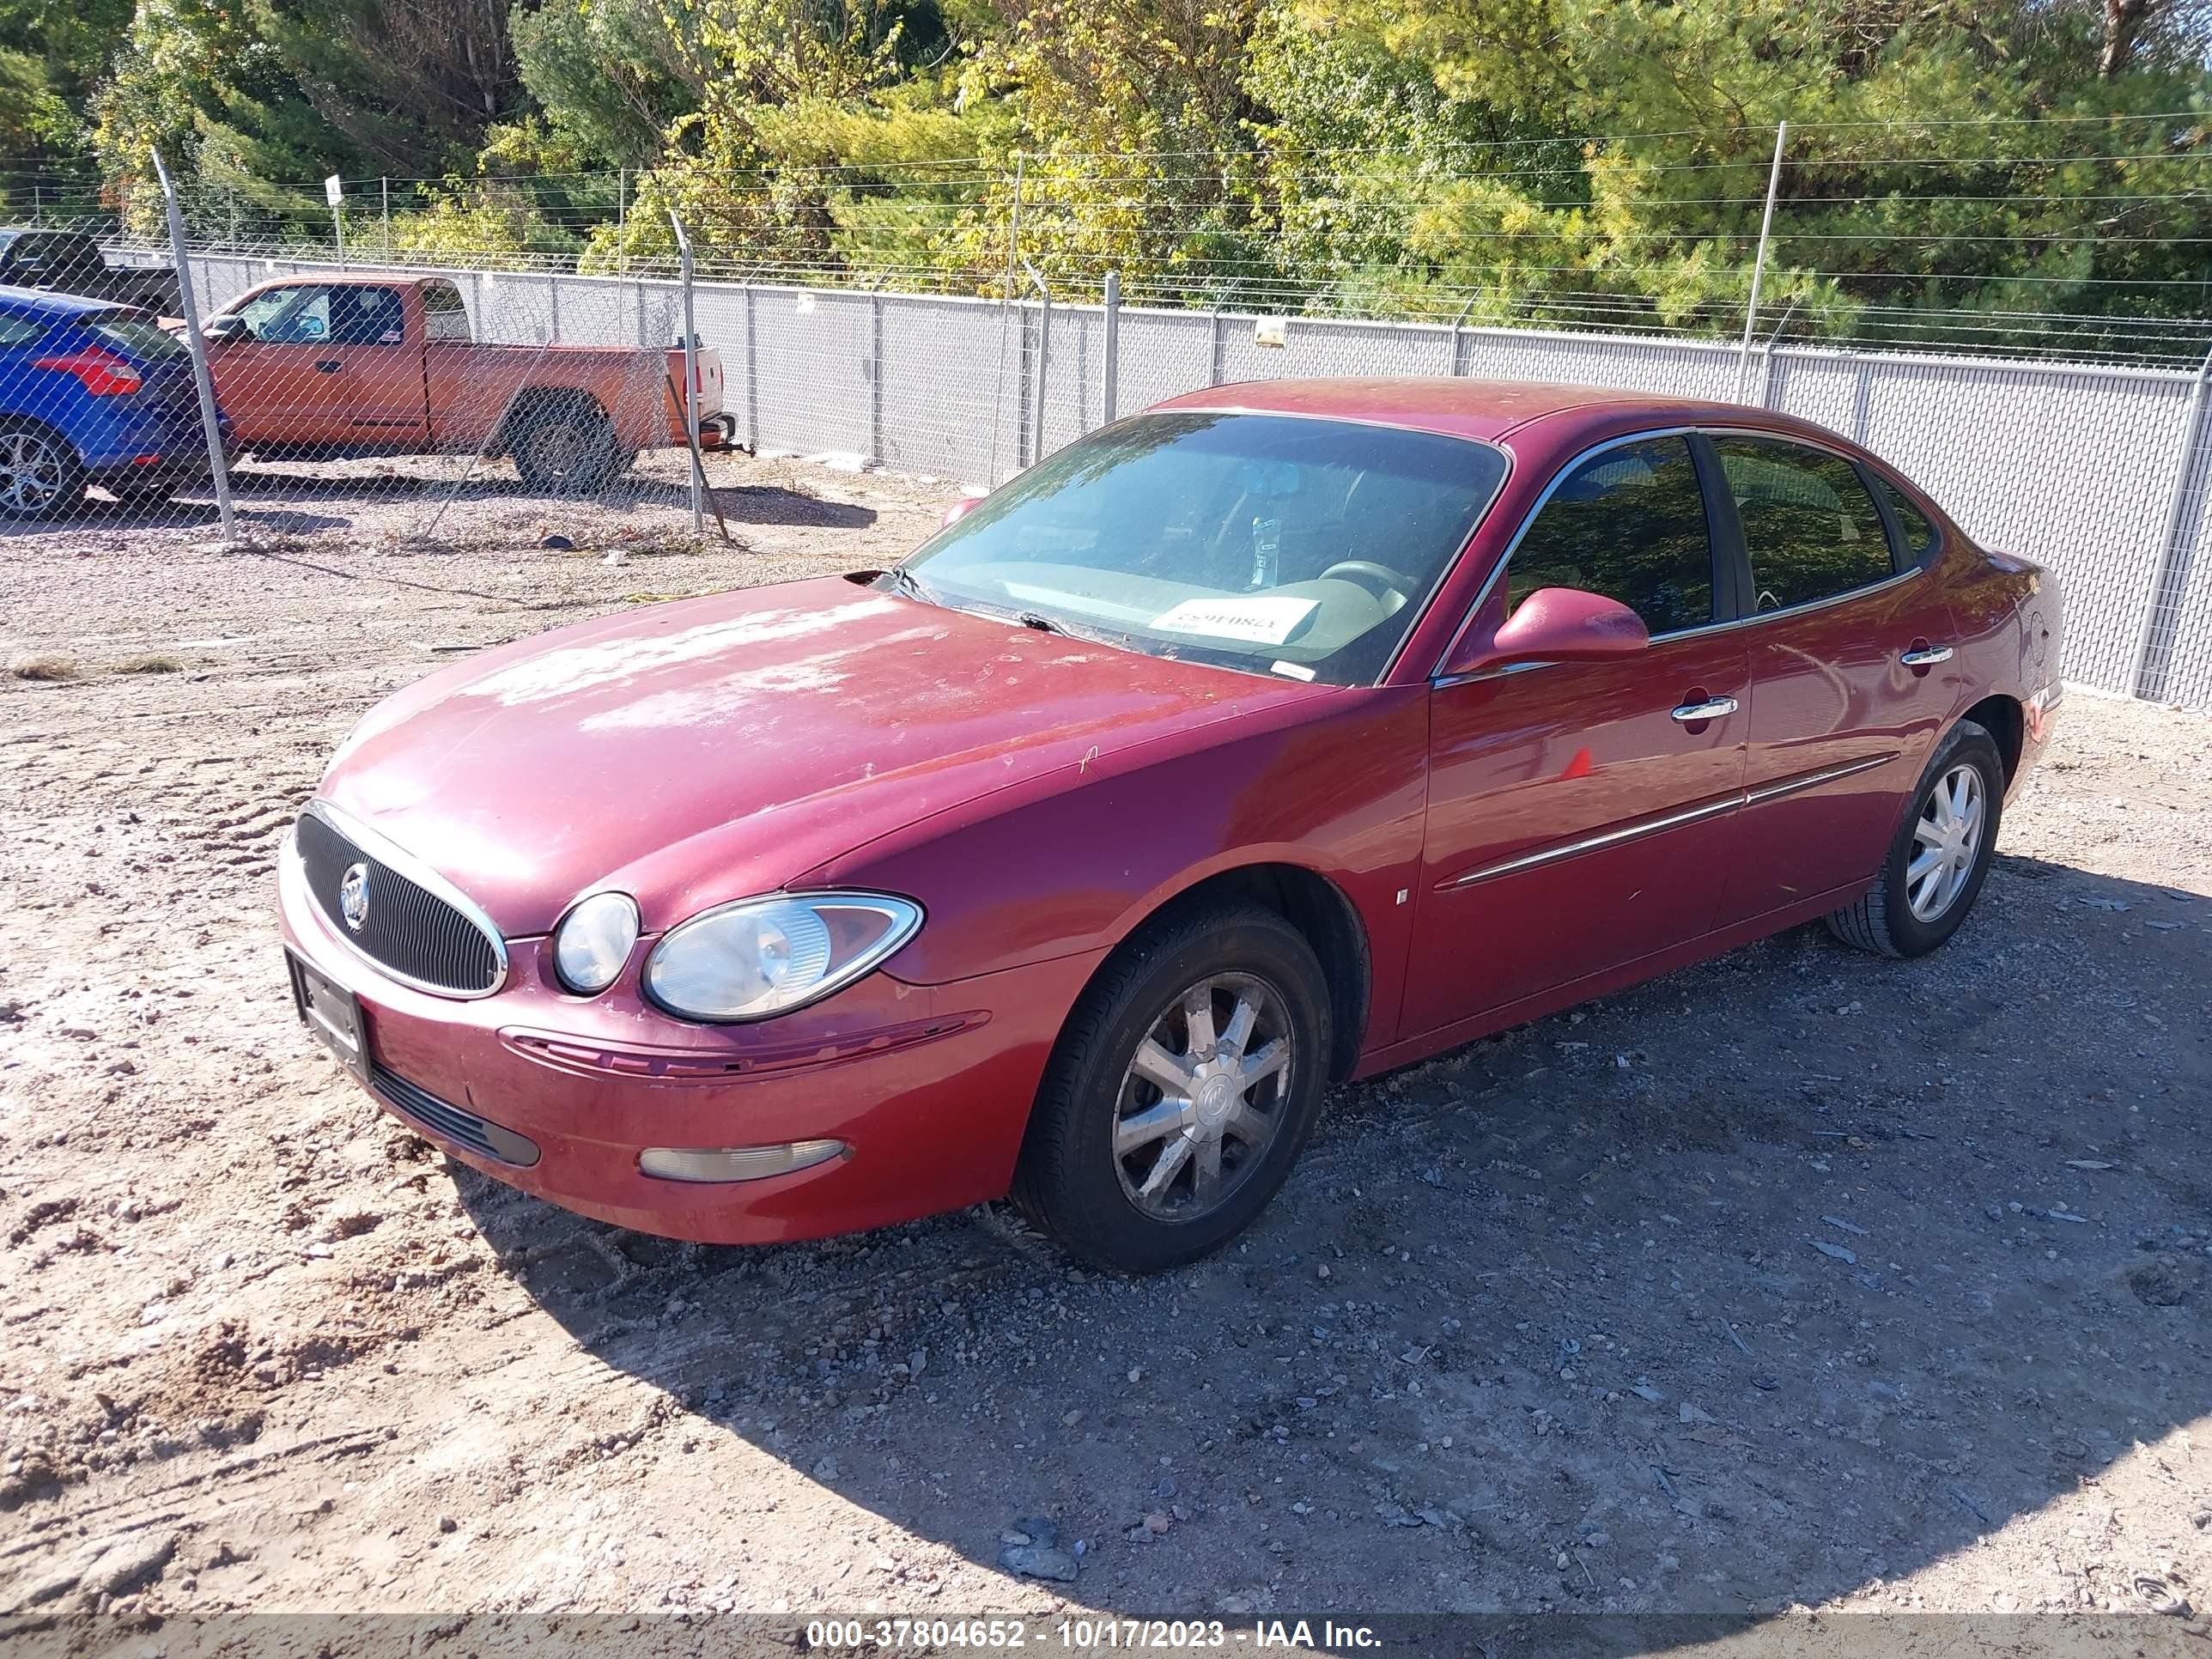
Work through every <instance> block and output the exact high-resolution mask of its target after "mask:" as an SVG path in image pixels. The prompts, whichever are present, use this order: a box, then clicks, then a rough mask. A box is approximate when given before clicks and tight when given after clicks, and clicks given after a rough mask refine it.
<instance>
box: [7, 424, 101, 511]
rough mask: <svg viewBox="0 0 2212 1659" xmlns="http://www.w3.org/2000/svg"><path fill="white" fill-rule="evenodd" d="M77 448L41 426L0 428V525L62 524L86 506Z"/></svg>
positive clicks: (83, 472)
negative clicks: (54, 521)
mask: <svg viewBox="0 0 2212 1659" xmlns="http://www.w3.org/2000/svg"><path fill="white" fill-rule="evenodd" d="M84 486H85V471H84V463H83V462H82V460H81V459H78V456H77V453H76V447H75V446H74V445H72V444H71V443H70V441H69V440H68V439H66V438H64V437H63V436H62V435H60V434H59V433H58V432H56V431H55V430H54V429H53V428H52V427H48V426H44V425H41V424H40V422H36V421H9V422H5V423H0V520H9V521H13V522H15V523H25V522H35V521H37V520H42V519H58V518H62V517H64V516H65V515H67V514H69V513H75V512H76V511H77V510H78V509H79V508H81V507H83V505H84Z"/></svg>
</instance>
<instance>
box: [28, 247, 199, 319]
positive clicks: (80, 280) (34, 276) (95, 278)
mask: <svg viewBox="0 0 2212 1659" xmlns="http://www.w3.org/2000/svg"><path fill="white" fill-rule="evenodd" d="M0 283H4V284H5V285H7V286H9V287H10V288H31V289H39V290H40V292H42V293H46V294H73V295H78V296H79V297H81V298H83V299H87V300H105V301H107V302H108V303H109V304H110V305H118V306H137V307H139V308H140V309H141V310H144V311H150V312H152V313H154V314H155V315H156V316H157V317H173V316H175V315H176V314H177V312H178V310H179V296H178V292H177V273H176V272H175V271H174V270H170V269H168V268H167V267H166V266H161V265H120V264H110V263H109V261H108V258H107V256H106V254H105V253H103V252H100V244H99V243H98V242H96V241H94V240H93V239H92V238H91V237H89V236H88V235H86V234H84V233H83V232H82V231H76V230H37V229H20V230H0Z"/></svg>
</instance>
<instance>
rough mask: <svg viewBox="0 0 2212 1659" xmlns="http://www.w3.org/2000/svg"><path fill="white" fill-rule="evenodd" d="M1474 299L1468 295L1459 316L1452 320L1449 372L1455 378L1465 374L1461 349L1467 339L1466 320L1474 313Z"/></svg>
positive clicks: (1474, 296) (1465, 366) (1465, 364)
mask: <svg viewBox="0 0 2212 1659" xmlns="http://www.w3.org/2000/svg"><path fill="white" fill-rule="evenodd" d="M1476 298H1477V296H1476V295H1472V294H1470V295H1468V296H1467V303H1466V304H1465V305H1463V306H1462V307H1460V308H1459V315H1458V316H1456V317H1455V318H1453V319H1452V331H1451V372H1452V374H1453V376H1454V377H1455V378H1457V377H1459V376H1462V375H1464V374H1466V373H1467V362H1466V357H1465V355H1464V353H1463V351H1462V346H1463V344H1464V343H1465V342H1466V339H1467V319H1468V317H1469V316H1470V315H1472V314H1473V313H1474V302H1475V300H1476Z"/></svg>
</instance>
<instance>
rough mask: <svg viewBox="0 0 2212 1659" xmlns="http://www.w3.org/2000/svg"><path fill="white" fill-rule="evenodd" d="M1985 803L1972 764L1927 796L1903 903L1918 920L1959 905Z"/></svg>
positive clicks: (1979, 777)
mask: <svg viewBox="0 0 2212 1659" xmlns="http://www.w3.org/2000/svg"><path fill="white" fill-rule="evenodd" d="M1985 804H1986V803H1985V801H1984V794H1983V785H1982V774H1981V769H1980V768H1979V767H1976V766H1967V765H1960V766H1954V767H1953V768H1952V769H1950V770H1949V771H1948V772H1946V773H1945V774H1944V775H1942V779H1940V780H1939V781H1937V783H1936V787H1935V788H1934V789H1932V790H1930V791H1929V795H1928V799H1927V801H1926V803H1925V804H1924V805H1923V806H1922V807H1921V809H1920V822H1919V823H1917V824H1915V825H1914V826H1913V829H1912V840H1913V853H1912V860H1911V862H1910V863H1909V864H1907V865H1906V866H1905V902H1907V903H1908V904H1909V905H1911V908H1912V914H1913V915H1914V916H1916V917H1917V918H1918V919H1919V920H1920V921H1935V920H1936V918H1937V917H1939V916H1941V915H1943V913H1944V912H1945V911H1947V910H1948V909H1949V908H1951V906H1952V905H1953V904H1954V903H1955V902H1957V901H1958V897H1959V894H1960V891H1961V890H1964V888H1965V887H1966V881H1967V878H1969V877H1970V876H1971V875H1972V873H1973V869H1974V860H1975V857H1976V855H1977V854H1979V853H1980V851H1981V848H1982V826H1983V824H1984V822H1985V821H1986V819H1987V817H1988V814H1987V813H1986V812H1985V811H1984V805H1985Z"/></svg>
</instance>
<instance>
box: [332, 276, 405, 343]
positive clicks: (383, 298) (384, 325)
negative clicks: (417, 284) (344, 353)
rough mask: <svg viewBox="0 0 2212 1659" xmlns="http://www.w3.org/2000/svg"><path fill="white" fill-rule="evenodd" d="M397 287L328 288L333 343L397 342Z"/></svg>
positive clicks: (398, 339)
mask: <svg viewBox="0 0 2212 1659" xmlns="http://www.w3.org/2000/svg"><path fill="white" fill-rule="evenodd" d="M399 324H400V311H399V290H398V289H390V288H351V287H347V288H334V289H331V344H332V345H398V343H400V340H401V337H402V336H401V333H400V327H399Z"/></svg>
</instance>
